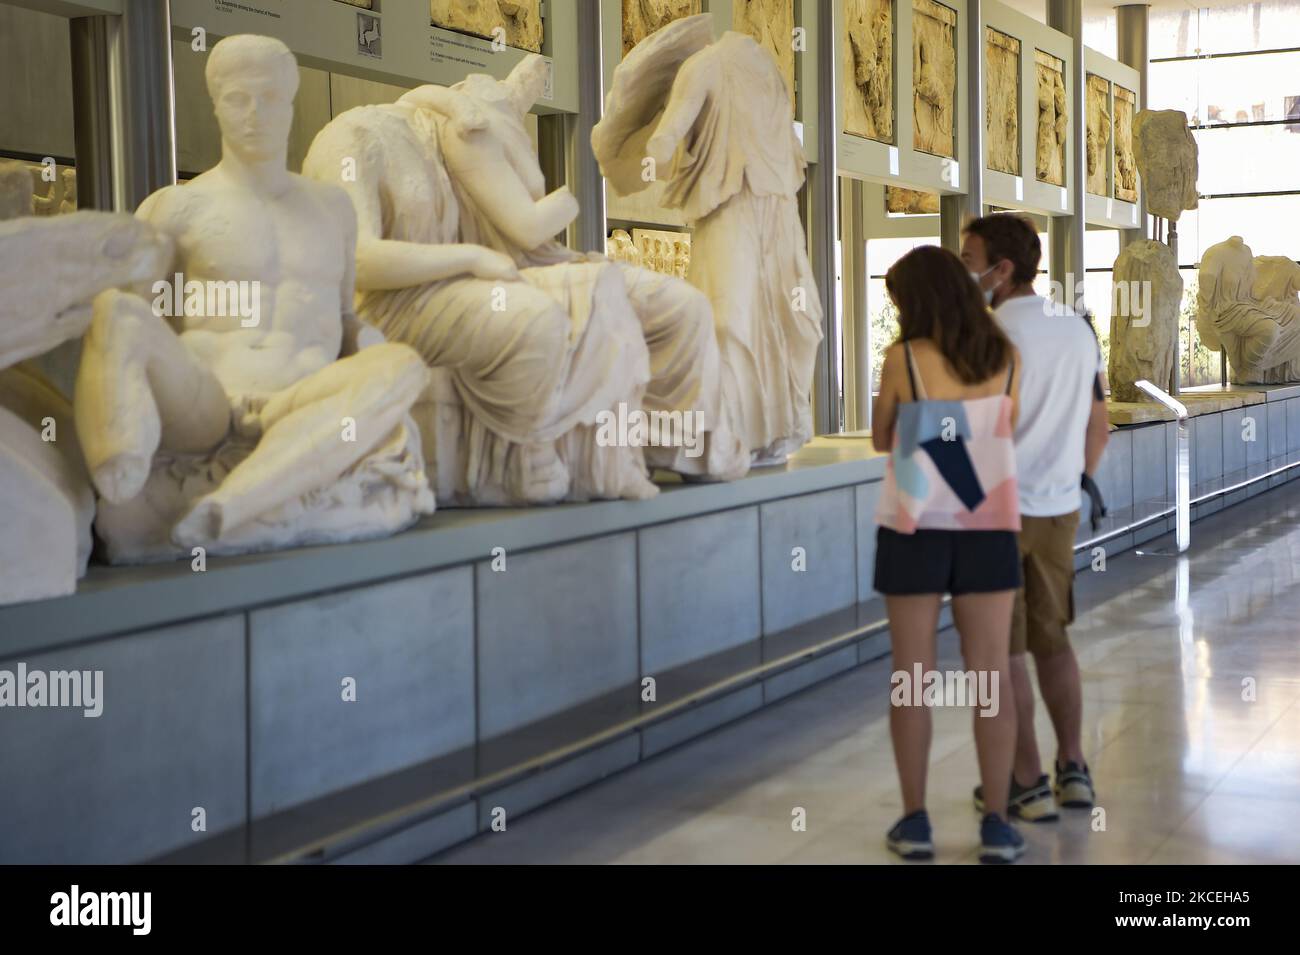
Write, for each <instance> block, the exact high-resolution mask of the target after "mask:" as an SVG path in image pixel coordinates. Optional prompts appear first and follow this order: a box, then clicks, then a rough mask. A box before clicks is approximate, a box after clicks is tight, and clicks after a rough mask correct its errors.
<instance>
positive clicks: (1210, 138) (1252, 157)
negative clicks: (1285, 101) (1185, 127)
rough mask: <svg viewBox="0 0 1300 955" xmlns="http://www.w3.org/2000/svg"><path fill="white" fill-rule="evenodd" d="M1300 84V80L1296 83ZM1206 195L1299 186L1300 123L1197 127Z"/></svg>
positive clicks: (1201, 182) (1200, 185) (1199, 183)
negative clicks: (1216, 127)
mask: <svg viewBox="0 0 1300 955" xmlns="http://www.w3.org/2000/svg"><path fill="white" fill-rule="evenodd" d="M1297 85H1298V86H1300V84H1297ZM1192 135H1194V136H1195V137H1196V142H1197V145H1198V146H1199V147H1200V175H1199V178H1198V181H1197V188H1198V189H1199V190H1200V192H1201V193H1202V194H1203V195H1222V194H1223V193H1234V192H1279V191H1284V190H1295V189H1300V123H1288V124H1287V125H1285V126H1240V127H1230V126H1229V127H1224V128H1221V129H1198V130H1194V131H1193V134H1192Z"/></svg>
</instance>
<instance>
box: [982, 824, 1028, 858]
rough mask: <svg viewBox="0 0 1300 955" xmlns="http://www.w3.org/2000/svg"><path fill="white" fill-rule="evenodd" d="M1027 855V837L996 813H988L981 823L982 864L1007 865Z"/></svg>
mask: <svg viewBox="0 0 1300 955" xmlns="http://www.w3.org/2000/svg"><path fill="white" fill-rule="evenodd" d="M1024 854H1025V837H1024V836H1022V835H1021V834H1020V833H1018V832H1016V830H1015V827H1014V826H1012V825H1011V823H1009V822H1007V821H1006V820H1005V819H1003V818H1002V817H1001V816H999V815H998V814H997V813H995V812H990V813H988V814H987V815H986V816H985V817H984V818H983V820H981V822H980V862H982V863H983V864H984V865H1006V864H1007V863H1008V862H1015V861H1016V860H1017V859H1019V858H1020V857H1021V856H1022V855H1024Z"/></svg>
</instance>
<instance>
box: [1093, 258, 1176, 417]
mask: <svg viewBox="0 0 1300 955" xmlns="http://www.w3.org/2000/svg"><path fill="white" fill-rule="evenodd" d="M1112 295H1113V301H1112V305H1111V313H1110V362H1109V367H1108V370H1107V380H1108V381H1109V383H1110V395H1111V398H1112V400H1114V401H1142V400H1144V397H1143V394H1142V393H1141V392H1140V391H1138V389H1137V388H1135V387H1134V385H1133V383H1134V382H1136V381H1141V380H1142V379H1144V378H1145V379H1146V380H1147V381H1150V382H1154V383H1155V384H1157V385H1159V386H1160V387H1162V388H1163V387H1165V384H1166V382H1168V381H1169V376H1170V374H1171V373H1172V372H1173V369H1174V358H1175V356H1176V355H1177V352H1178V348H1177V344H1178V316H1179V314H1180V312H1181V310H1182V305H1183V278H1182V276H1181V275H1179V274H1178V263H1177V262H1175V261H1174V253H1173V250H1172V249H1170V248H1169V246H1167V245H1165V244H1164V243H1163V242H1155V241H1153V240H1151V239H1141V240H1139V241H1136V242H1131V243H1129V244H1128V245H1126V246H1125V247H1124V248H1123V250H1121V252H1120V254H1119V258H1117V259H1116V260H1115V266H1114V284H1113V293H1112Z"/></svg>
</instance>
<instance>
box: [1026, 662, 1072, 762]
mask: <svg viewBox="0 0 1300 955" xmlns="http://www.w3.org/2000/svg"><path fill="white" fill-rule="evenodd" d="M1021 659H1022V660H1023V657H1022V658H1021ZM1022 665H1023V664H1022ZM1034 666H1035V668H1036V669H1037V670H1038V689H1039V691H1040V692H1042V694H1043V704H1044V705H1045V706H1046V707H1047V712H1048V714H1049V715H1050V716H1051V717H1052V726H1053V728H1054V729H1055V730H1056V759H1057V762H1060V763H1066V762H1075V763H1078V764H1079V765H1081V766H1082V765H1083V685H1082V682H1081V680H1080V678H1079V660H1078V658H1077V657H1075V655H1074V648H1073V647H1071V646H1065V647H1063V648H1062V649H1060V650H1058V651H1057V652H1056V653H1053V654H1052V655H1051V656H1040V655H1038V654H1035V655H1034ZM1024 681H1025V688H1024V695H1025V696H1027V697H1029V701H1030V707H1031V710H1030V712H1031V713H1032V706H1033V689H1032V688H1031V687H1030V686H1029V677H1028V674H1026V675H1025V677H1024ZM1020 695H1021V688H1020V685H1019V684H1018V683H1017V685H1016V698H1017V699H1019V698H1020ZM1022 726H1024V727H1025V728H1024V731H1023V732H1022V734H1021V735H1027V736H1028V737H1029V740H1030V745H1031V746H1033V749H1034V766H1035V767H1037V766H1038V765H1039V762H1038V745H1037V742H1036V741H1035V740H1034V724H1033V723H1032V722H1031V723H1029V724H1022ZM1017 766H1019V757H1018V756H1017ZM1037 777H1038V773H1037V770H1036V769H1035V771H1034V778H1035V779H1036V778H1037Z"/></svg>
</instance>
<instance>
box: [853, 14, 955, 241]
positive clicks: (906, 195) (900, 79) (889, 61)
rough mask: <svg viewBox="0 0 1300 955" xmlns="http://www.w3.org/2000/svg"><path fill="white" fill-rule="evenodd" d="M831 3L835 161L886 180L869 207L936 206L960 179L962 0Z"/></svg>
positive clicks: (916, 209)
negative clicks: (836, 115)
mask: <svg viewBox="0 0 1300 955" xmlns="http://www.w3.org/2000/svg"><path fill="white" fill-rule="evenodd" d="M835 8H836V16H835V20H834V22H833V24H832V27H833V29H834V30H835V31H836V36H837V38H838V39H837V43H836V51H835V56H836V61H835V72H836V80H837V85H838V89H839V97H838V101H839V104H840V116H839V121H840V127H839V128H840V136H839V142H838V156H837V160H838V165H839V171H840V173H841V174H842V175H845V176H849V177H852V178H855V179H862V180H867V181H870V182H877V183H880V184H881V185H883V186H885V187H887V188H886V189H885V190H884V192H883V199H882V200H879V201H878V200H877V199H873V200H871V201H872V202H873V203H875V204H876V205H880V206H881V208H880V209H873V212H872V215H881V216H883V215H885V210H886V209H887V210H888V212H889V214H893V215H933V214H935V213H936V212H937V209H938V202H939V196H941V195H944V194H949V195H951V194H955V193H961V192H962V191H964V188H965V186H964V183H963V179H962V172H961V169H962V165H963V164H964V163H965V161H966V151H967V138H968V137H967V132H966V129H965V128H964V127H963V126H962V122H961V117H962V115H963V111H964V110H965V109H967V108H968V107H967V98H966V96H965V95H964V90H965V84H964V82H963V79H962V77H963V76H964V73H963V66H962V64H963V63H964V60H965V56H966V53H965V49H964V47H963V45H962V43H961V42H959V40H960V37H962V36H963V35H964V34H963V31H964V29H965V17H966V3H965V0H944V2H938V0H844V2H843V3H842V4H836V5H835ZM909 54H910V55H909ZM873 195H876V196H880V195H881V194H880V193H874V192H873Z"/></svg>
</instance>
